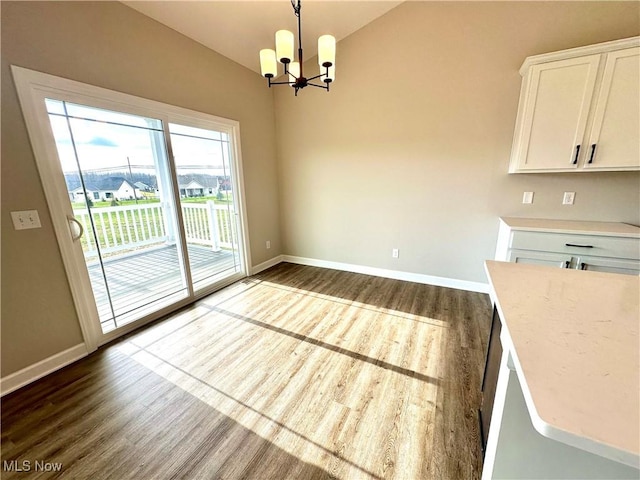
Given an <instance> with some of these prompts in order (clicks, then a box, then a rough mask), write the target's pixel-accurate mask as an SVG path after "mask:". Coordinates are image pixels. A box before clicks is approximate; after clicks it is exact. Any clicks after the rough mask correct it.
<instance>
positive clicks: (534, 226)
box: [500, 217, 640, 238]
mask: <svg viewBox="0 0 640 480" xmlns="http://www.w3.org/2000/svg"><path fill="white" fill-rule="evenodd" d="M500 219H501V220H502V221H503V222H504V223H506V224H507V225H508V226H509V227H511V228H512V229H513V230H527V231H537V232H560V233H575V234H582V235H603V236H616V237H632V238H640V227H636V226H634V225H629V224H627V223H617V222H588V221H576V220H548V219H541V218H519V217H500Z"/></svg>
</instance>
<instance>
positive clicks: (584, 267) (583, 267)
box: [580, 262, 587, 270]
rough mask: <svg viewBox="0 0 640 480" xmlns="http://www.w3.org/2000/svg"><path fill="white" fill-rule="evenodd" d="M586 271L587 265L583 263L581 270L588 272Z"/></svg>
mask: <svg viewBox="0 0 640 480" xmlns="http://www.w3.org/2000/svg"><path fill="white" fill-rule="evenodd" d="M586 269H587V264H586V263H584V262H582V263H581V264H580V270H586Z"/></svg>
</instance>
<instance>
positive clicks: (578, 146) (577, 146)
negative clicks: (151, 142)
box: [571, 145, 580, 165]
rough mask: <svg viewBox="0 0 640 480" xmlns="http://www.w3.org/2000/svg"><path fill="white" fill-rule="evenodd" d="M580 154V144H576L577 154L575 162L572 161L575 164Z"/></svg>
mask: <svg viewBox="0 0 640 480" xmlns="http://www.w3.org/2000/svg"><path fill="white" fill-rule="evenodd" d="M579 155H580V145H576V156H575V158H574V159H573V162H571V163H573V164H574V165H575V164H576V163H578V156H579Z"/></svg>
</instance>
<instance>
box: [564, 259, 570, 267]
mask: <svg viewBox="0 0 640 480" xmlns="http://www.w3.org/2000/svg"><path fill="white" fill-rule="evenodd" d="M570 266H571V262H570V261H569V260H567V261H566V262H564V268H569V267H570Z"/></svg>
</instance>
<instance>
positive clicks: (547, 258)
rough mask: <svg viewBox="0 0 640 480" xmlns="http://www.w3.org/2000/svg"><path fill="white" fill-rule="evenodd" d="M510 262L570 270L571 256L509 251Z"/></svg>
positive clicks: (530, 251) (529, 251)
mask: <svg viewBox="0 0 640 480" xmlns="http://www.w3.org/2000/svg"><path fill="white" fill-rule="evenodd" d="M509 261H510V262H514V263H526V264H530V265H548V266H550V267H557V268H570V267H571V255H565V254H563V253H548V252H536V251H532V250H513V249H512V250H509Z"/></svg>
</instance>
